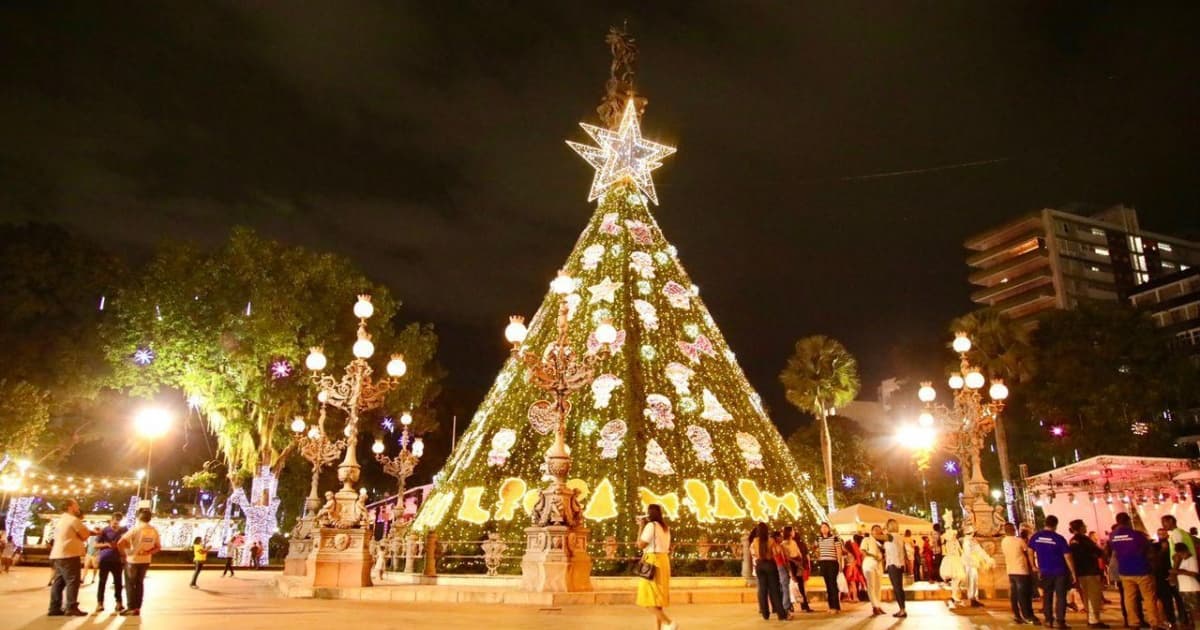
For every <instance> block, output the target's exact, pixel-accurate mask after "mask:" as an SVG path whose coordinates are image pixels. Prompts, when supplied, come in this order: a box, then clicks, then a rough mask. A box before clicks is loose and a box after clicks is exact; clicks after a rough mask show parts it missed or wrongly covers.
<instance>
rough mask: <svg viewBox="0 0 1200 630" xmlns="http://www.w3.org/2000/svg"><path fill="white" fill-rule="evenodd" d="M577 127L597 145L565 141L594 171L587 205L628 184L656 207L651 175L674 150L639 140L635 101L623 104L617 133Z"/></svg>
mask: <svg viewBox="0 0 1200 630" xmlns="http://www.w3.org/2000/svg"><path fill="white" fill-rule="evenodd" d="M579 126H580V127H583V130H584V131H586V132H587V134H588V135H589V136H591V137H592V140H595V141H596V143H597V144H599V145H600V146H599V147H593V146H588V145H586V144H580V143H578V142H571V141H570V140H568V141H567V146H569V147H571V148H572V149H573V150H574V151H575V152H576V153H578V154H579V156H580V157H582V158H583V159H584V160H586V161H587V163H588V164H591V165H592V168H594V169H596V176H595V177H594V178H593V179H592V189H591V191H590V192H588V201H594V200H596V199H599V198H600V197H601V195H603V194H604V193H605V191H607V190H608V189H609V188H611V187H612V186H613V185H614V184H616V183H618V182H621V181H624V180H629V181H631V182H633V184H634V185H635V186H637V188H638V190H639V191H641V193H642V194H644V195H646V197H648V198H649V199H650V201H653V202H654V204H655V205H658V193H657V192H655V190H654V180H653V179H652V178H651V177H650V171H653V170H654V169H656V168H658V167H660V166H662V160H663V158H665V157H667V156H669V155H671V154H672V153H675V147H670V146H667V145H665V144H659V143H657V142H652V141H650V140H646V139H644V138H642V130H641V127H640V126H639V125H638V114H637V106H636V104H635V103H634V99H632V98H631V99H629V100H628V101H627V102H626V103H625V113H624V114H623V115H622V116H621V124H620V126H619V127H618V128H617V130H616V131H613V130H611V129H605V128H603V127H597V126H595V125H589V124H587V123H579Z"/></svg>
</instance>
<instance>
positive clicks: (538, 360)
mask: <svg viewBox="0 0 1200 630" xmlns="http://www.w3.org/2000/svg"><path fill="white" fill-rule="evenodd" d="M550 290H551V292H553V293H554V294H555V295H558V296H559V298H560V299H559V308H558V319H557V328H558V336H557V337H556V338H555V340H554V341H553V342H552V343H551V344H549V346H548V347H547V348H546V351H545V352H544V353H537V352H532V351H529V350H525V349H524V348H523V347H522V344H524V342H525V338H526V337H527V336H528V334H529V331H528V329H527V328H526V327H525V322H524V319H522V318H520V317H516V316H514V317H510V318H509V323H508V326H507V327H505V329H504V337H505V339H507V340H508V342H509V343H511V344H512V355H513V357H514V358H516V359H517V360H519V361H521V362H523V363H524V364H525V366H526V368H528V369H529V380H530V382H532V383H533V384H534V385H536V386H537V387H538V388H539V389H541V390H543V391H545V392H546V393H547V394H549V395H551V396H552V397H553V398H554V402H553V419H554V443H553V444H552V445H551V446H550V448H549V449H548V450H547V451H546V471H547V472H548V473H550V476H551V477H553V480H552V481H551V482H550V486H549V487H548V488H546V489H544V490H542V500H540V501H538V504H537V506H536V507H535V508H534V513H533V523H534V525H536V526H539V527H545V526H547V525H566V526H568V527H576V526H578V525H579V524H580V523H581V522H582V518H583V510H582V509H581V508H580V506H579V500H578V499H577V498H576V496H575V492H574V491H573V490H571V489H569V488H567V476H568V475H569V474H570V472H571V451H570V449H569V448H567V444H566V430H567V412H569V411H570V409H571V404H570V402H568V400H567V399H568V397H570V395H571V394H572V393H574V392H576V391H578V390H580V389H583V388H585V387H588V386H589V385H591V383H592V380H594V378H595V366H596V365H597V364H598V363H600V362H601V361H603V360H604V359H606V358H608V355H609V344H611V343H613V342H614V341H616V337H617V331H616V328H615V327H613V325H612V323H611V322H609V321H608V320H605V321H603V322H601V323H600V324H599V326H597V328H596V330H595V331H594V332H595V335H596V340H597V341H599V342H600V350H599V352H597V353H595V354H589V355H585V356H583V357H582V358H580V356H579V355H578V354H576V353H575V351H574V350H573V349H572V348H571V345H570V341H569V340H568V338H567V333H568V324H567V313H568V311H569V307H568V305H567V300H566V296H567V295H568V294H570V293H572V292H574V290H575V281H574V280H573V279H572V278H571V277H570V276H568V275H567V274H566V272H565V271H559V272H558V276H557V277H556V278H555V279H554V281H553V282H551V283H550ZM534 405H535V406H542V407H545V408H550V407H551V403H550V402H548V401H538V402H535V403H534Z"/></svg>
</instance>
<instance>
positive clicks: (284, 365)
mask: <svg viewBox="0 0 1200 630" xmlns="http://www.w3.org/2000/svg"><path fill="white" fill-rule="evenodd" d="M291 375H292V362H291V361H288V360H287V359H279V360H278V361H275V362H274V363H272V364H271V378H273V379H276V380H278V379H281V378H287V377H289V376H291Z"/></svg>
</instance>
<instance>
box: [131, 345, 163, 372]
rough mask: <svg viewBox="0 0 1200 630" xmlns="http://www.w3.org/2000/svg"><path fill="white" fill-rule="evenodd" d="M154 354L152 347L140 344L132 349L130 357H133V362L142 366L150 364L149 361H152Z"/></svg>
mask: <svg viewBox="0 0 1200 630" xmlns="http://www.w3.org/2000/svg"><path fill="white" fill-rule="evenodd" d="M156 356H157V355H156V354H155V353H154V350H153V349H151V348H149V347H147V346H141V347H139V348H137V349H136V350H134V351H133V357H132V358H133V362H134V363H136V364H138V365H140V366H142V367H145V366H147V365H150V364H151V363H154V358H155V357H156Z"/></svg>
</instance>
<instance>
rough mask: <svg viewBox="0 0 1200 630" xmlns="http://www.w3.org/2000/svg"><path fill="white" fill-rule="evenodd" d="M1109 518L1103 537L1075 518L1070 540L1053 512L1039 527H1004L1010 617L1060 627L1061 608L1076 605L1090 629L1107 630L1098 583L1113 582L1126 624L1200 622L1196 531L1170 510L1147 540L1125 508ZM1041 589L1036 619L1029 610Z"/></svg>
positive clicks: (1151, 625)
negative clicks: (1111, 521) (1184, 525)
mask: <svg viewBox="0 0 1200 630" xmlns="http://www.w3.org/2000/svg"><path fill="white" fill-rule="evenodd" d="M1115 521H1116V522H1115V523H1114V524H1113V526H1112V529H1111V531H1110V532H1109V533H1108V535H1107V538H1106V539H1101V538H1100V536H1099V534H1098V533H1097V532H1094V531H1088V528H1087V525H1086V524H1085V523H1084V522H1083V521H1082V520H1074V521H1071V522H1070V523H1069V524H1068V531H1069V533H1070V534H1071V538H1070V540H1068V539H1067V538H1066V537H1064V536H1063V535H1062V534H1059V533H1058V526H1059V522H1058V518H1057V517H1055V516H1054V515H1049V516H1047V517H1046V520H1045V525H1044V526H1043V528H1042V529H1041V530H1040V531H1037V532H1033V531H1031V530H1029V529H1022V531H1020V532H1018V531H1017V529H1016V527H1014V526H1013V525H1012V524H1008V525H1006V526H1005V537H1004V539H1003V540H1002V541H1001V548H1002V550H1003V553H1004V558H1005V564H1006V566H1007V567H1008V569H1007V570H1008V577H1009V584H1010V587H1009V593H1010V605H1011V607H1012V613H1013V621H1015V622H1017V623H1028V624H1037V623H1039V621H1040V622H1041V623H1044V624H1045V625H1046V626H1048V627H1057V628H1066V627H1067V624H1066V611H1067V609H1074V610H1083V611H1085V612H1086V614H1087V620H1088V627H1090V628H1107V627H1108V625H1107V624H1106V623H1104V621H1103V620H1102V618H1101V613H1102V611H1103V609H1104V605H1105V603H1106V601H1105V598H1104V588H1105V587H1106V586H1114V587H1115V588H1116V589H1117V593H1118V603H1119V605H1120V609H1121V618H1122V621H1123V622H1124V624H1125V626H1127V627H1140V628H1168V627H1171V628H1195V627H1196V626H1195V624H1196V622H1197V621H1198V620H1200V580H1197V577H1200V575H1198V573H1200V571H1198V567H1197V559H1196V537H1195V532H1190V531H1186V530H1184V529H1183V528H1181V527H1179V525H1178V522H1177V521H1176V519H1175V517H1174V516H1172V515H1170V514H1168V515H1165V516H1163V517H1162V519H1161V524H1162V527H1161V528H1159V529H1158V531H1157V532H1156V535H1157V538H1153V539H1152V538H1151V537H1150V536H1149V534H1147V533H1146V532H1145V531H1144V528H1143V527H1140V526H1135V522H1134V517H1132V516H1130V515H1129V514H1128V513H1126V512H1121V513H1119V514H1117V515H1116V519H1115ZM1139 525H1140V524H1139ZM1035 576H1036V577H1035ZM1039 590H1040V596H1041V600H1042V606H1041V608H1042V611H1041V612H1042V619H1041V620H1039V619H1038V617H1037V615H1036V614H1035V612H1034V608H1033V599H1034V598H1035V597H1037V596H1038V591H1039Z"/></svg>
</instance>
